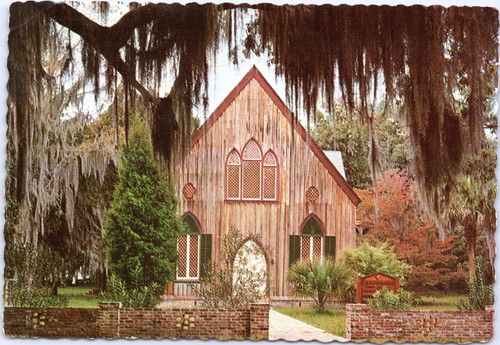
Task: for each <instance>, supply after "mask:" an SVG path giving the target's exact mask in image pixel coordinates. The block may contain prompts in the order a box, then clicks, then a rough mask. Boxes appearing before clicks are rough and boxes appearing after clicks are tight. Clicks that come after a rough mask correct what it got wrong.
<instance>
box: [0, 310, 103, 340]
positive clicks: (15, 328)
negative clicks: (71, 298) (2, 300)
mask: <svg viewBox="0 0 500 345" xmlns="http://www.w3.org/2000/svg"><path fill="white" fill-rule="evenodd" d="M98 312H99V309H86V308H82V309H80V308H12V307H6V308H5V309H4V312H3V327H4V333H5V334H6V335H8V336H28V337H48V338H60V337H70V338H81V337H86V338H95V337H97V336H98V328H97V317H98Z"/></svg>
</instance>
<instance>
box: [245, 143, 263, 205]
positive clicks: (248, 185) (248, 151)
mask: <svg viewBox="0 0 500 345" xmlns="http://www.w3.org/2000/svg"><path fill="white" fill-rule="evenodd" d="M242 156H243V165H242V173H241V189H242V194H243V195H242V199H244V200H261V199H262V194H261V192H262V190H261V182H262V172H261V171H262V152H261V150H260V147H259V145H258V144H257V142H256V141H255V140H253V139H251V140H250V141H249V142H248V143H247V144H246V145H245V147H244V148H243V155H242Z"/></svg>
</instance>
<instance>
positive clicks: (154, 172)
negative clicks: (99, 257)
mask: <svg viewBox="0 0 500 345" xmlns="http://www.w3.org/2000/svg"><path fill="white" fill-rule="evenodd" d="M118 177H119V182H118V185H117V187H116V188H115V192H114V195H113V201H112V203H111V205H110V208H109V209H108V211H107V213H106V221H105V230H106V251H107V256H108V260H109V268H110V271H111V273H113V274H115V275H116V276H117V277H118V278H120V279H121V280H123V281H124V283H125V284H126V288H127V289H128V290H131V289H133V288H138V287H139V286H144V287H150V286H151V284H152V283H155V284H157V285H159V286H160V287H164V286H165V285H166V283H167V282H168V281H171V280H173V279H174V278H175V270H176V258H177V236H178V233H179V230H180V228H181V223H180V220H179V219H178V216H177V214H176V206H177V204H176V199H175V197H174V192H173V188H172V187H171V186H170V184H169V183H168V182H167V179H166V177H165V176H163V175H162V172H161V171H160V168H159V166H158V165H157V164H156V162H155V161H154V159H153V151H152V147H151V143H150V140H149V138H148V136H147V133H146V127H145V124H144V123H143V122H137V123H135V124H134V126H133V130H132V132H131V134H130V144H129V147H128V148H127V149H124V150H123V153H122V158H121V165H120V167H119V169H118ZM134 272H140V274H136V273H134ZM134 274H135V276H134Z"/></svg>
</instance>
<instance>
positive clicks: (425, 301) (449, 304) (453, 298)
mask: <svg viewBox="0 0 500 345" xmlns="http://www.w3.org/2000/svg"><path fill="white" fill-rule="evenodd" d="M463 299H467V296H466V295H460V294H449V295H438V296H424V297H422V304H420V308H419V309H420V310H458V309H457V306H456V304H457V302H458V301H460V300H463Z"/></svg>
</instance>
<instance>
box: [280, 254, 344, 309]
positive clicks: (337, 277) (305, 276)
mask: <svg viewBox="0 0 500 345" xmlns="http://www.w3.org/2000/svg"><path fill="white" fill-rule="evenodd" d="M288 281H289V282H290V284H291V287H292V293H293V294H294V295H295V296H297V297H310V298H312V299H313V300H314V302H315V303H316V307H317V308H318V310H320V311H323V310H324V308H325V306H326V303H327V302H328V301H330V300H331V299H332V298H333V297H340V298H345V297H346V295H347V292H348V290H349V287H350V286H352V284H353V276H352V273H351V271H350V270H349V269H348V268H347V267H346V266H344V265H341V264H335V263H334V262H333V261H331V260H326V259H325V260H321V259H313V260H305V261H297V262H295V263H294V264H293V265H292V266H291V267H290V269H289V270H288Z"/></svg>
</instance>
